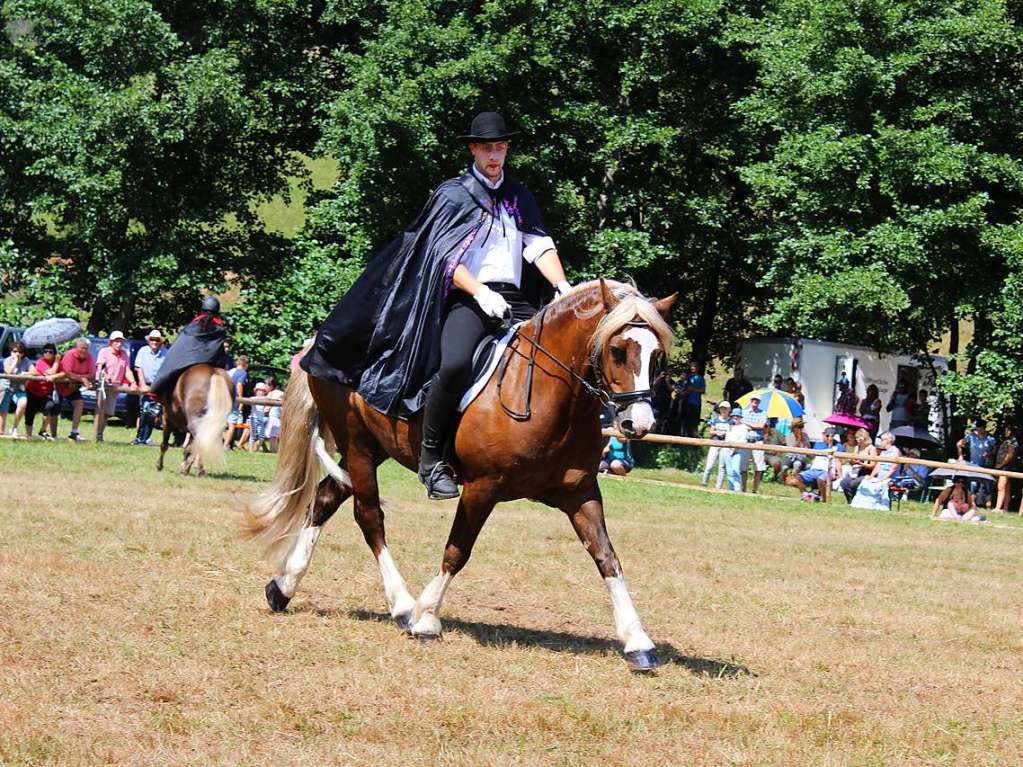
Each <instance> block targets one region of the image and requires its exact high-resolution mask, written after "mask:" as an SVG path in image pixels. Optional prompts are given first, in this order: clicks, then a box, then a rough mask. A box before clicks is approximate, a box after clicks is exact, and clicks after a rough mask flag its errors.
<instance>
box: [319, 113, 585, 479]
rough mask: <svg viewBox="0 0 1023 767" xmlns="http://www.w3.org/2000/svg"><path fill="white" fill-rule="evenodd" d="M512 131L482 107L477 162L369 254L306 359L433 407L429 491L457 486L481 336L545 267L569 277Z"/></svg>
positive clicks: (397, 399) (380, 405) (412, 406)
mask: <svg viewBox="0 0 1023 767" xmlns="http://www.w3.org/2000/svg"><path fill="white" fill-rule="evenodd" d="M513 135H516V134H515V133H514V132H512V131H509V130H508V129H507V127H506V125H505V121H504V118H503V117H501V115H499V114H497V113H496V112H483V113H481V114H478V115H477V116H476V117H475V118H474V119H473V121H472V126H471V129H470V131H469V133H468V134H467V135H465V136H462V137H461V138H462V139H463V140H465V141H467V142H468V147H469V152H470V154H471V155H472V163H471V165H470V166H469V169H468V170H467V171H466V172H465V173H464V174H462V176H461V177H459V178H455V179H449V180H447V181H445V182H444V183H443V184H441V185H440V186H439V187H438V188H437V190H436V191H435V192H434V193H433V195H432V196H431V198H430V201H429V202H428V203H427V205H426V207H425V208H424V209H423V211H422V213H420V215H419V217H418V218H417V219H416V220H415V222H413V223H412V225H411V226H410V227H409V228H408V229H406V230H405V231H404V232H403V233H402V234H400V235H399V236H398V237H397V238H395V239H394V240H393V241H392V242H391V243H390V244H389V245H387V246H386V247H385V248H383V250H381V251H380V252H379V253H378V254H377V255H376V256H375V257H374V258H373V259H372V260H371V261H370V263H369V265H368V266H367V267H366V269H365V271H364V272H363V274H362V276H361V277H360V278H359V279H358V280H357V281H356V282H355V284H354V285H353V286H352V288H351V290H349V291H348V293H347V294H346V295H345V296H344V297H343V298H342V299H341V301H340V302H339V303H338V305H337V306H336V307H335V309H334V311H333V312H332V313H331V314H330V316H329V317H328V318H327V320H326V321H325V322H324V323H323V325H322V326H321V327H320V330H319V332H318V334H317V336H316V342H315V344H314V345H313V347H312V348H311V349H310V350H309V352H308V353H307V354H306V355H305V357H304V358H303V360H302V363H301V365H302V368H303V369H304V370H305V371H307V372H308V373H310V374H312V375H313V376H316V377H318V378H323V379H326V380H333V381H336V382H338V383H341V384H344V385H345V386H349V387H352V388H355V389H357V391H358V393H359V394H360V395H362V397H363V398H364V399H365V400H366V402H368V403H369V404H370V405H371V406H372V407H374V408H375V409H377V410H378V411H380V412H381V413H384V414H385V415H389V416H393V417H399V418H402V419H408V418H410V417H411V416H412V415H414V414H415V413H417V412H418V411H419V410H421V409H424V408H425V412H424V415H423V436H422V447H421V454H420V459H419V478H420V481H422V483H423V484H424V485H426V490H427V495H428V497H429V498H432V499H445V498H454V497H456V496H457V495H458V487H457V485H456V484H455V478H454V472H453V470H452V467H451V466H450V464H448V463H447V462H445V461H444V460H442V456H443V452H444V448H445V445H446V443H447V441H448V440H449V438H450V437H451V436H452V435H451V434H450V427H451V424H452V421H453V419H454V416H455V411H456V408H457V406H458V403H459V400H460V398H461V396H462V393H463V392H464V390H465V388H466V387H467V385H468V383H469V381H468V378H469V375H470V367H471V363H472V355H473V351H474V350H475V349H476V346H477V344H478V343H479V342H480V340H481V339H483V338H484V337H485V336H486V335H487V334H489V333H492V332H493V331H494V330H495V329H496V328H497V327H498V326H499V324H500V322H501V320H503V319H505V318H506V317H508V316H510V317H511V318H512V319H514V320H516V321H524V320H527V319H529V318H530V317H531V316H532V315H533V314H534V313H535V312H536V310H537V309H538V308H539V306H540V304H541V303H542V302H543V301H542V299H543V298H544V297H545V293H546V294H547V295H549V289H548V288H545V286H544V285H543V283H542V281H541V280H540V275H542V276H543V277H544V278H546V280H547V281H548V282H549V283H550V284H551V286H553V287H554V288H555V289H556V290H557V293H558V295H559V296H561V295H564V294H565V293H567V292H568V291H569V290H570V289H571V286H570V285H569V283H568V282H567V281H566V280H565V273H564V270H563V268H562V265H561V260H560V258H559V257H558V253H557V250H556V249H555V246H554V241H553V240H552V239H551V238H550V237H549V236H548V234H547V232H546V231H545V230H544V227H543V224H542V222H541V219H540V212H539V209H538V208H537V204H536V201H535V200H534V198H533V195H532V194H531V193H530V191H529V190H528V189H527V188H526V187H525V186H523V185H522V184H521V183H519V182H518V181H516V180H515V179H513V178H511V177H510V176H509V175H508V174H506V173H505V172H504V164H505V160H506V158H507V154H508V147H509V139H510V138H511V137H512V136H513ZM537 271H538V272H539V274H537Z"/></svg>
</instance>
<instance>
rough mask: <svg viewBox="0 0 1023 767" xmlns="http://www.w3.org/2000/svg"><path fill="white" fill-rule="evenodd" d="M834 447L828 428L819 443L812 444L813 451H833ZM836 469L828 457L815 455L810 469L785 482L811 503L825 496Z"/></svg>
mask: <svg viewBox="0 0 1023 767" xmlns="http://www.w3.org/2000/svg"><path fill="white" fill-rule="evenodd" d="M834 447H835V430H834V429H833V428H831V427H830V426H829V427H828V428H827V429H825V430H824V435H823V437H822V438H821V441H820V442H815V443H814V446H813V448H814V450H833V449H834ZM836 474H837V472H836V467H835V466H834V462H833V461H832V458H831V456H830V455H815V456H814V457H813V460H812V461H810V468H808V469H805V470H804V471H800V472H797V473H795V474H793V475H792V476H791V477H789V478H788V480H786V484H790V485H792V486H794V487H797V488H799V491H800V493H801V495H802V497H803V500H804V501H809V502H811V503H813V502H814V501H816V500H822V499H823V498H825V497H826V496H827V492H828V485H829V484H830V483H831V481H832V479H834V477H835V475H836Z"/></svg>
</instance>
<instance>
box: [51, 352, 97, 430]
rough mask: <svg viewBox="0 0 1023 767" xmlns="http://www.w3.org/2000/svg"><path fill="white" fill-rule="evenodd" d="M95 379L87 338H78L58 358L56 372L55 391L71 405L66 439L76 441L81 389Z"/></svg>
mask: <svg viewBox="0 0 1023 767" xmlns="http://www.w3.org/2000/svg"><path fill="white" fill-rule="evenodd" d="M95 379H96V362H95V361H94V360H93V359H92V354H90V353H89V339H88V338H79V339H78V340H77V341H75V345H74V346H73V347H72V348H70V349H68V350H67V351H66V352H64V354H63V355H62V356H61V358H60V369H59V370H58V372H57V378H56V379H54V380H56V381H57V393H58V394H59V395H60V397H61V402H62V403H63V402H67V403H69V404H70V405H71V433H70V434H68V435H67V436H68V439H70V440H71V441H72V442H78V441H79V440H80V439H81V437H79V435H78V424H79V422H80V421H81V420H82V411H83V410H84V409H85V402H84V401H83V400H82V393H81V389H82V387H83V386H84V387H85V388H86V389H88V388H89V387H91V386H92V384H93V381H95Z"/></svg>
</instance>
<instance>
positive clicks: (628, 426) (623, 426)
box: [618, 418, 636, 438]
mask: <svg viewBox="0 0 1023 767" xmlns="http://www.w3.org/2000/svg"><path fill="white" fill-rule="evenodd" d="M618 431H620V432H621V433H622V434H624V435H625V436H626V437H629V438H632V437H635V436H636V429H635V428H634V427H633V425H632V419H631V418H623V419H622V420H620V421H619V422H618Z"/></svg>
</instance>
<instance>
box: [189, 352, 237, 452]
mask: <svg viewBox="0 0 1023 767" xmlns="http://www.w3.org/2000/svg"><path fill="white" fill-rule="evenodd" d="M231 405H232V397H231V386H230V385H229V384H228V382H227V376H226V375H225V374H223V373H221V372H220V371H219V370H214V371H213V375H211V376H210V383H209V388H208V389H207V390H206V412H204V413H203V414H202V415H201V416H199V420H198V421H197V422H196V424H195V435H194V437H193V439H192V452H194V453H195V454H196V456H197V457H198V458H199V460H200V461H202V465H203V467H204V468H207V469H208V468H210V467H213V466H218V465H220V464H222V463H223V462H224V427H225V426H226V425H227V416H228V413H230V412H231Z"/></svg>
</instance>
